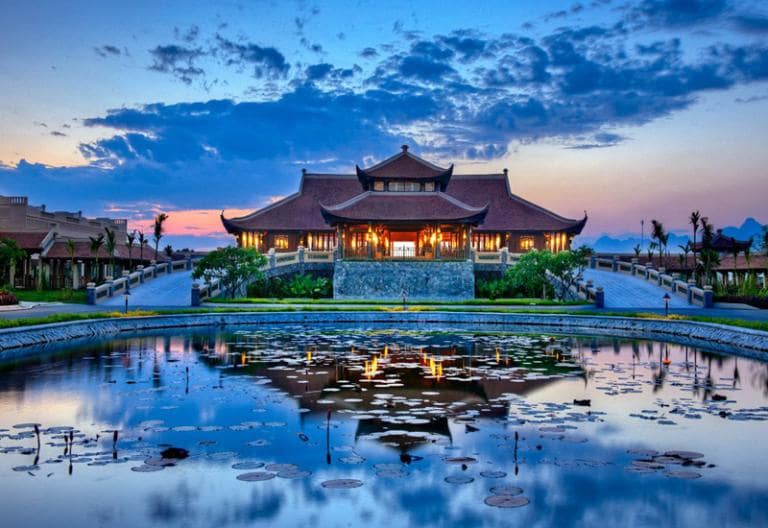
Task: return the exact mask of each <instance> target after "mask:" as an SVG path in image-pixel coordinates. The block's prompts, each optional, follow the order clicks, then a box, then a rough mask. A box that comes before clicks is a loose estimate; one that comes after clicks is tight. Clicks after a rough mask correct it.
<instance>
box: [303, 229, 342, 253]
mask: <svg viewBox="0 0 768 528" xmlns="http://www.w3.org/2000/svg"><path fill="white" fill-rule="evenodd" d="M307 245H308V247H309V249H310V251H330V250H331V249H333V247H334V246H335V245H336V233H322V232H318V233H310V234H309V235H307Z"/></svg>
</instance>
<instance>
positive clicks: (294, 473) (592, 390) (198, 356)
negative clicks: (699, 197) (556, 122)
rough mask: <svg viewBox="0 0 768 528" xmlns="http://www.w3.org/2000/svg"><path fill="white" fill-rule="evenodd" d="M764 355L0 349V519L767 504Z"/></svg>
mask: <svg viewBox="0 0 768 528" xmlns="http://www.w3.org/2000/svg"><path fill="white" fill-rule="evenodd" d="M766 420H768V364H767V363H763V362H759V361H755V360H750V359H746V358H737V357H733V356H726V355H718V354H716V353H711V352H707V351H704V350H699V349H694V348H690V347H685V346H681V345H673V344H666V343H660V342H653V341H642V340H640V341H638V340H624V339H611V338H604V337H602V338H588V337H567V336H549V335H541V334H530V335H515V334H506V333H505V334H502V333H498V334H473V333H468V332H463V331H439V332H438V331H407V330H400V331H392V330H381V329H367V330H366V329H359V328H358V329H350V330H343V329H342V330H333V331H332V330H322V329H315V330H308V329H305V328H298V327H296V328H293V327H290V328H286V327H283V328H282V329H275V330H271V331H265V330H263V329H259V330H255V329H254V330H239V331H236V332H226V333H225V332H221V331H219V330H209V331H195V332H191V331H190V332H189V333H184V332H183V331H177V332H176V333H169V334H162V333H159V334H156V335H152V336H143V337H132V338H122V339H115V340H112V341H103V342H94V343H90V344H87V345H77V346H72V347H71V348H70V349H59V350H57V351H55V353H49V354H45V355H43V356H38V357H36V358H34V359H18V360H15V361H6V362H5V363H3V364H2V365H0V497H2V501H1V503H2V508H1V509H0V516H1V517H0V526H4V527H21V526H24V527H38V526H39V527H49V526H62V527H68V526H174V527H175V526H179V527H181V526H205V527H209V526H216V527H226V526H247V525H265V526H288V527H296V526H361V525H364V526H425V527H429V526H435V527H447V526H472V527H479V526H515V525H525V526H526V527H535V526H554V525H559V526H619V525H625V526H695V527H701V526H750V527H754V526H768V479H766V478H765V475H766V474H768V443H767V442H766V441H767V440H768V421H766Z"/></svg>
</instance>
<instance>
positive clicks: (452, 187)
mask: <svg viewBox="0 0 768 528" xmlns="http://www.w3.org/2000/svg"><path fill="white" fill-rule="evenodd" d="M447 192H448V194H450V195H452V196H455V197H456V198H458V199H459V200H461V201H463V202H465V203H467V204H470V205H474V206H482V205H485V204H488V214H487V215H486V217H485V222H483V224H482V225H481V226H480V227H479V228H478V229H479V230H480V231H561V230H572V231H573V232H574V233H579V232H581V229H582V228H583V227H584V223H586V216H585V217H584V219H582V220H575V219H571V218H564V217H562V216H560V215H557V214H555V213H553V212H552V211H548V210H547V209H544V208H543V207H540V206H538V205H536V204H534V203H532V202H529V201H528V200H524V199H523V198H521V197H519V196H517V195H515V194H512V193H511V192H510V191H509V186H508V183H507V177H506V175H504V174H491V175H484V174H483V175H454V176H453V178H452V179H451V183H450V184H449V185H448V190H447Z"/></svg>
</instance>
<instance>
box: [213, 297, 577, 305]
mask: <svg viewBox="0 0 768 528" xmlns="http://www.w3.org/2000/svg"><path fill="white" fill-rule="evenodd" d="M205 302H208V303H216V304H285V305H293V304H312V305H348V304H372V305H376V306H400V305H402V302H401V301H381V300H366V299H362V300H337V299H309V298H290V299H287V298H283V299H274V298H268V297H238V298H236V299H225V298H217V299H208V300H206V301H205ZM582 304H590V303H587V302H585V301H566V302H562V301H554V300H552V299H532V298H526V299H470V300H468V301H418V302H413V303H408V306H416V305H418V306H435V305H439V306H478V305H485V306H576V305H582Z"/></svg>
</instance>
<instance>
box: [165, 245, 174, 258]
mask: <svg viewBox="0 0 768 528" xmlns="http://www.w3.org/2000/svg"><path fill="white" fill-rule="evenodd" d="M163 252H164V253H165V256H166V257H168V259H169V260H172V259H173V246H171V245H170V244H168V245H167V246H165V248H163Z"/></svg>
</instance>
